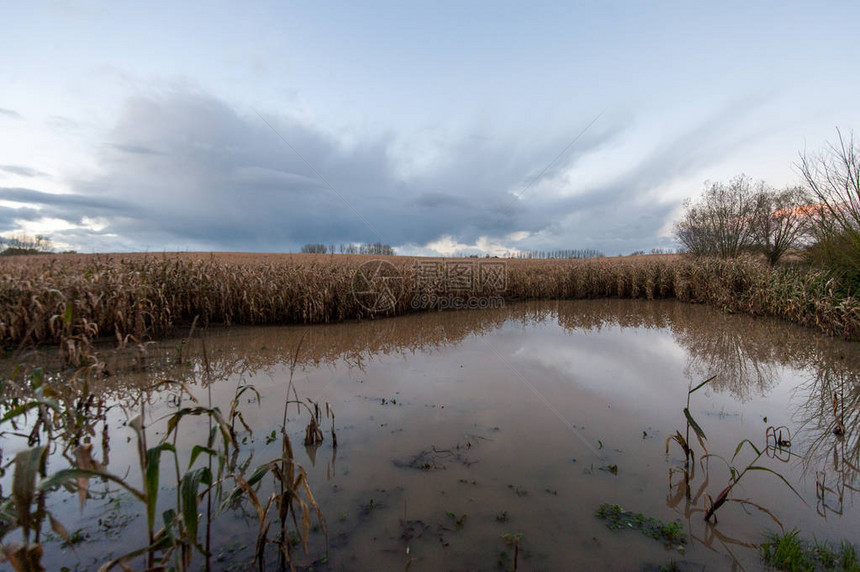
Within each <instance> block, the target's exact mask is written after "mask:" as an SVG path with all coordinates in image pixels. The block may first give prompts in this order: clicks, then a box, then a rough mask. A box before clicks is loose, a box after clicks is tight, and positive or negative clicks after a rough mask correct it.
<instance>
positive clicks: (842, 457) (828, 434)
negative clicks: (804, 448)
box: [801, 362, 860, 517]
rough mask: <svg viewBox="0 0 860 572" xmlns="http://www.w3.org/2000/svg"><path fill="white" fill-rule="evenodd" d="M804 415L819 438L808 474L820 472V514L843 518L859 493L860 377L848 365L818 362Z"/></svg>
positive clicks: (807, 460)
mask: <svg viewBox="0 0 860 572" xmlns="http://www.w3.org/2000/svg"><path fill="white" fill-rule="evenodd" d="M814 365H815V366H816V372H815V377H814V378H813V379H812V380H811V383H810V384H809V385H808V386H807V387H808V389H809V397H808V398H806V399H804V401H803V403H804V405H803V407H802V408H801V411H802V412H803V413H804V415H803V419H802V422H803V427H804V428H805V429H806V430H807V432H809V433H812V434H813V435H814V437H813V438H812V441H811V442H810V444H809V447H808V452H807V455H806V456H805V458H804V470H805V471H807V472H812V470H814V471H815V496H816V511H817V512H818V514H819V515H821V516H823V517H826V516H827V513H828V512H831V513H834V514H838V515H841V514H842V513H843V508H844V499H845V495H846V491H849V492H857V491H858V487H857V485H856V483H857V478H858V475H860V466H858V465H860V463H858V458H860V438H858V434H857V432H856V428H857V424H858V422H860V379H858V374H857V373H856V372H854V371H852V370H851V368H850V367H847V366H845V365H844V363H840V362H835V363H816V364H814Z"/></svg>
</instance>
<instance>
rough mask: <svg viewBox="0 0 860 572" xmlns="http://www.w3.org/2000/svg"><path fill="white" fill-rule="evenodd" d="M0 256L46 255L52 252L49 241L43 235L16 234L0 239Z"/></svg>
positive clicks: (52, 248)
mask: <svg viewBox="0 0 860 572" xmlns="http://www.w3.org/2000/svg"><path fill="white" fill-rule="evenodd" d="M0 248H2V251H0V255H2V256H14V255H16V254H47V253H49V252H53V251H54V247H53V245H52V244H51V239H50V238H48V237H47V236H45V235H42V234H37V235H35V236H30V235H28V234H23V233H21V234H18V235H16V236H13V237H9V238H5V237H0Z"/></svg>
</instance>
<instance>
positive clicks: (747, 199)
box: [675, 175, 757, 258]
mask: <svg viewBox="0 0 860 572" xmlns="http://www.w3.org/2000/svg"><path fill="white" fill-rule="evenodd" d="M684 206H685V207H686V211H685V213H684V217H683V218H682V219H681V220H680V221H678V222H677V223H676V225H675V236H676V237H677V238H678V241H679V242H680V243H681V245H682V246H683V247H684V249H685V250H686V251H687V252H690V253H691V254H695V255H699V256H702V255H707V256H720V257H723V258H729V257H733V256H738V255H739V254H741V253H743V252H745V251H749V250H751V249H752V248H753V246H754V245H755V233H754V219H755V213H756V206H757V199H756V191H755V190H754V189H753V185H752V180H751V179H750V178H749V177H747V176H745V175H740V176H738V177H735V178H734V179H732V180H731V181H729V183H728V184H723V183H720V182H717V183H711V184H710V186H708V184H707V183H706V188H705V192H704V193H703V194H702V196H701V197H700V198H699V199H698V200H696V201H686V202H685V203H684Z"/></svg>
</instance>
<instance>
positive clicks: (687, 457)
mask: <svg viewBox="0 0 860 572" xmlns="http://www.w3.org/2000/svg"><path fill="white" fill-rule="evenodd" d="M713 379H714V377H711V378H708V379H707V380H705V381H704V382H702V383H700V384H699V385H697V386H696V387H692V388H691V389H689V390H688V391H687V403H686V407H685V408H684V417H685V420H686V432H685V434H682V433H681V432H680V431H676V432H675V434H674V435H672V436H670V437H669V438H668V439H666V453H667V454H668V453H669V445H670V444H671V442H672V441H674V442H676V443H677V444H678V445H679V446H680V447H681V449H682V450H683V452H684V465H683V466H673V467H670V469H669V491H670V494H669V496H667V498H666V504H667V506H669V507H670V508H673V509H676V510H679V508H680V505H681V501H682V500H683V501H684V505H683V509H681V511H682V514H683V516H684V517H685V519H686V520H687V522H688V523H689V522H690V519H691V518H692V516H693V515H694V514H696V513H703V514H704V520H705V522H706V528H705V532H706V534H705V536H704V537H703V538H700V537H698V536H696V535H694V534H692V532H691V534H690V536H691V538H692V539H693V540H695V541H697V542H699V543H701V544H702V545H704V546H707V547H709V548H710V547H711V546H712V544H713V543H714V542H719V543H720V544H721V545H722V547H723V549H724V550H725V551H726V552H727V553H728V554H729V555H730V556H731V557H732V558H733V560H734V561H735V562H737V557H736V556H735V554H734V552H733V551H732V549H731V546H732V545H734V546H741V547H745V548H755V544H752V543H749V542H745V541H743V540H741V539H738V538H733V537H731V536H729V535H727V534H725V533H723V532H721V531H720V530H718V529H717V526H716V524H717V518H716V512H717V511H718V510H719V509H720V508H721V507H722V506H724V505H725V504H726V503H727V502H734V503H738V504H740V505H741V506H744V507H751V508H755V509H757V510H758V511H760V512H762V513H764V514H766V515H767V516H769V517H770V518H771V519H772V520H773V521H774V522H775V523H776V524H777V525H778V526H779V527H780V529H783V527H782V523H781V522H780V521H779V519H778V518H777V517H776V515H774V514H773V512H771V511H770V510H769V509H767V508H766V507H764V506H762V505H760V504H758V503H756V502H754V501H751V500H749V499H740V498H731V497H730V495H731V493H732V491H733V489H734V487H735V486H736V485H737V484H738V483H739V482H740V481H741V479H742V478H743V477H744V475H746V474H747V473H748V472H749V471H764V472H769V473H772V474H774V475H776V476H777V477H779V478H780V479H781V480H782V481H783V482H784V483H785V484H786V485H787V486H788V487H789V488H790V489H791V490H792V491H793V492H794V493H795V494H796V495H797V496H798V498H801V497H800V494H799V493H798V492H797V491H796V490H795V489H794V487H793V486H792V485H791V484H790V483H789V482H788V481H787V480H786V479H785V477H783V476H782V475H781V474H779V473H778V472H776V471H774V470H773V469H770V468H768V467H764V466H762V465H759V464H757V463H758V461H759V459H761V457H763V456H765V457H768V458H771V459H774V460H777V461H781V462H783V463H787V462H788V461H789V460H790V459H791V456H792V453H791V450H790V449H791V432H790V430H789V429H788V428H787V427H784V426H782V427H773V426H769V427H768V428H767V430H766V431H765V446H764V447H763V448H761V449H760V448H758V447H757V446H756V445H755V444H754V443H753V442H752V441H750V440H749V439H744V440H743V441H741V442H740V443H738V445H737V447H736V449H735V452H734V454H733V455H732V457H731V460H726V459H725V458H723V457H721V456H719V455H716V454H713V453H709V452H708V450H707V447H706V445H705V443H706V441H707V437H706V435H705V433H704V431H703V430H702V428H701V426H700V425H699V424H698V423H697V422H696V420H695V419H694V418H693V416H692V414H691V413H690V399H691V396H692V394H693V393H695V392H696V391H697V390H698V389H700V388H702V387H704V386H705V385H707V384H708V383H710V382H711V381H713ZM691 386H692V384H691ZM691 429H692V431H693V434H694V435H695V436H696V439H697V440H698V442H699V444H700V445H701V447H702V449H703V451H704V453H705V454H704V455H702V456H701V457H700V459H699V464H700V466H701V468H702V470H703V473H704V479H703V481H702V483H701V484H700V485H699V487H698V489H697V491H696V493H695V496H692V494H691V492H692V487H691V483H692V482H693V481H694V480H695V477H696V472H695V469H696V462H695V451H694V450H693V448H692V445H691V442H690V430H691ZM745 446H746V447H748V448H750V449H752V450H753V451H754V452H755V457H754V458H753V459H752V461H750V462H749V463H748V464H747V465H746V466H745V467H743V468H742V469H738V468H736V467H735V466H734V465H733V464H732V463H733V462H734V461H735V459H736V458H737V457H738V455H739V454H740V453H741V451H742V450H743V449H744V447H745ZM712 457H713V458H716V459H720V460H722V461H723V462H725V463H726V465H727V466H728V469H729V474H730V482H729V484H728V485H727V486H726V487H725V488H724V489H723V490H722V491H720V493H719V494H718V495H717V497H716V498H715V499H714V498H712V497H711V495H710V494H708V493H707V492H706V491H707V488H708V486H709V480H710V459H711V458H712ZM676 473H680V474H681V475H682V476H683V479H682V480H681V481H679V482H677V483H673V476H674V475H675V474H676ZM673 488H675V490H676V493H675V494H674V495H673V494H672V492H671V491H672V489H673ZM801 500H803V499H802V498H801ZM703 501H704V506H702V507H700V506H699V504H700V502H703ZM783 530H784V529H783Z"/></svg>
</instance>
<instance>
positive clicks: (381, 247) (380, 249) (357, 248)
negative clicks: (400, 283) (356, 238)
mask: <svg viewBox="0 0 860 572" xmlns="http://www.w3.org/2000/svg"><path fill="white" fill-rule="evenodd" d="M302 253H304V254H337V253H340V254H374V255H388V256H393V255H395V254H396V252H394V248H393V247H392V246H391V245H390V244H383V243H381V242H374V243H369V244H353V243H349V244H344V243H343V242H341V243H340V244H339V245H338V246H337V247H335V245H334V244H328V245H326V244H323V243H321V242H315V243H308V244H306V245H304V246H302Z"/></svg>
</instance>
